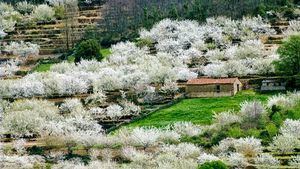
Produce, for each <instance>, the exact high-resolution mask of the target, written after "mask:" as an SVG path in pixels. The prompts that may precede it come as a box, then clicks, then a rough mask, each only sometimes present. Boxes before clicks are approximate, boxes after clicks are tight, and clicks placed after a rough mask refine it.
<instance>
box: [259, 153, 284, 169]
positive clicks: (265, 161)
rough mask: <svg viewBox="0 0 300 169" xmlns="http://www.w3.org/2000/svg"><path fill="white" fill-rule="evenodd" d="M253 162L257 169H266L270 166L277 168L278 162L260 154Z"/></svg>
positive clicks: (267, 155) (269, 156)
mask: <svg viewBox="0 0 300 169" xmlns="http://www.w3.org/2000/svg"><path fill="white" fill-rule="evenodd" d="M254 162H255V164H256V165H258V166H257V168H258V169H267V168H270V166H279V165H280V162H279V160H277V159H276V158H274V157H273V156H272V155H270V154H260V155H258V156H257V157H256V158H255V159H254Z"/></svg>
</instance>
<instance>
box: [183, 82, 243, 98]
mask: <svg viewBox="0 0 300 169" xmlns="http://www.w3.org/2000/svg"><path fill="white" fill-rule="evenodd" d="M240 90H242V83H241V81H240V80H239V79H238V78H220V79H214V78H198V79H191V80H189V81H188V82H187V84H186V93H187V96H188V97H222V96H234V95H235V94H236V93H237V92H239V91H240Z"/></svg>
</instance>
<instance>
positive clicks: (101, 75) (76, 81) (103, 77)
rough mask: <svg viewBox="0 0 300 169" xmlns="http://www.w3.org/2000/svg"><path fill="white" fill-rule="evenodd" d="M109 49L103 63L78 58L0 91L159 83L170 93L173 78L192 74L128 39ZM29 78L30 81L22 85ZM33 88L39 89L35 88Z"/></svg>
mask: <svg viewBox="0 0 300 169" xmlns="http://www.w3.org/2000/svg"><path fill="white" fill-rule="evenodd" d="M12 46H13V45H12ZM13 49H15V47H13ZM13 49H11V50H13ZM112 51H113V54H112V55H111V56H110V57H109V58H108V59H107V60H105V61H103V62H97V61H82V62H81V63H80V64H78V65H76V66H75V65H74V64H72V63H66V62H64V63H60V64H57V65H54V66H52V68H51V70H50V71H49V72H44V73H34V74H30V75H27V76H25V77H24V78H23V79H18V80H13V81H3V83H2V82H1V87H0V88H1V89H0V91H2V89H4V88H6V89H7V90H3V91H4V92H5V94H4V93H2V94H3V96H7V97H26V96H25V95H24V94H22V93H26V95H27V96H34V95H45V96H51V95H54V94H59V95H71V94H78V93H86V92H87V91H88V89H91V88H93V91H94V92H97V91H113V90H121V89H132V90H134V91H136V90H135V89H137V88H147V86H150V85H151V84H152V83H161V84H163V88H162V90H161V91H162V92H163V93H167V94H170V93H174V92H176V91H177V86H176V84H175V83H174V82H175V81H176V80H188V79H189V78H194V77H195V75H196V74H195V73H193V72H191V71H190V70H188V68H187V67H186V66H185V65H183V64H179V63H176V65H173V64H172V62H170V61H171V60H172V57H170V55H168V54H165V55H158V56H157V55H150V54H147V49H141V48H138V47H136V46H135V45H134V44H133V43H130V42H126V43H119V44H117V45H115V46H113V47H112ZM153 67H156V69H153ZM178 70H180V71H181V72H182V73H181V74H179V75H178V74H177V73H176V72H177V71H178ZM180 78H183V79H180ZM29 80H30V81H31V83H30V84H28V85H24V84H27V83H26V82H27V81H29ZM12 84H13V86H12ZM21 84H22V85H21ZM37 85H38V87H37ZM12 88H14V90H12ZM18 88H19V89H18ZM37 89H38V90H39V91H36V90H37ZM23 90H28V91H30V93H28V92H27V91H23ZM15 91H22V92H20V93H16V92H15ZM13 93H14V94H13ZM27 93H28V94H27Z"/></svg>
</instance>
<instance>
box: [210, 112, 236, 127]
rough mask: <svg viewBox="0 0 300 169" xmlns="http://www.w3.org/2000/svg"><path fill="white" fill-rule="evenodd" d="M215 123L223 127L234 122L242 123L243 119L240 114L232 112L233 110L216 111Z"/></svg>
mask: <svg viewBox="0 0 300 169" xmlns="http://www.w3.org/2000/svg"><path fill="white" fill-rule="evenodd" d="M213 118H214V119H213V121H214V124H216V125H219V126H221V127H223V126H226V125H230V124H233V123H241V122H242V119H241V117H240V116H238V115H236V114H234V113H232V112H221V113H215V114H214V116H213Z"/></svg>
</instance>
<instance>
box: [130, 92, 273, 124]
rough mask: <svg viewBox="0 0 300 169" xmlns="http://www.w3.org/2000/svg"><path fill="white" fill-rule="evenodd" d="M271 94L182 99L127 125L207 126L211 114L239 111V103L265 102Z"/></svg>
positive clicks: (252, 93)
mask: <svg viewBox="0 0 300 169" xmlns="http://www.w3.org/2000/svg"><path fill="white" fill-rule="evenodd" d="M270 95H272V94H259V93H255V92H254V91H242V92H240V93H238V94H237V95H236V96H234V97H220V98H195V99H184V100H182V101H180V102H179V103H177V104H175V105H173V106H171V107H169V108H166V109H162V110H159V111H156V112H153V113H152V114H150V115H149V116H147V117H145V118H144V119H141V120H137V121H134V122H132V123H130V124H128V126H129V127H136V126H155V127H160V126H166V125H168V124H170V123H172V122H176V121H191V122H193V123H195V124H209V123H210V122H211V120H212V116H213V113H214V112H216V113H218V112H222V111H228V110H236V111H238V110H239V109H240V103H241V102H243V101H245V100H260V101H263V102H265V101H266V100H267V98H268V97H269V96H270Z"/></svg>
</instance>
